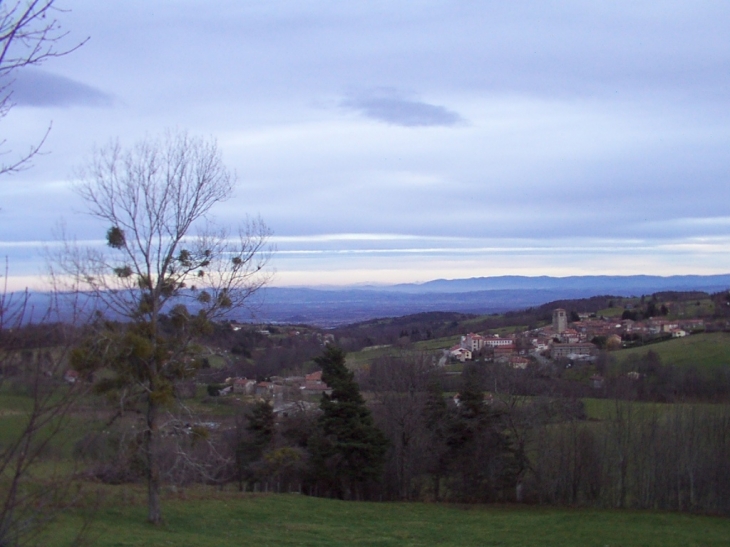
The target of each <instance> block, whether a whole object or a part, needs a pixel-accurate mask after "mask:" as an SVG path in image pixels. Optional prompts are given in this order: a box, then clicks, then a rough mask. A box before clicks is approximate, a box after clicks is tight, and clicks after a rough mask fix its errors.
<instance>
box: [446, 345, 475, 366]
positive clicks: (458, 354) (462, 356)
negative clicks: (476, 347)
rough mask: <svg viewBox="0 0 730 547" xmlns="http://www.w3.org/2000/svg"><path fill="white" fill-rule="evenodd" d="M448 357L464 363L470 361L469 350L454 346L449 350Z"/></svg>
mask: <svg viewBox="0 0 730 547" xmlns="http://www.w3.org/2000/svg"><path fill="white" fill-rule="evenodd" d="M449 357H451V358H452V359H456V360H457V361H461V362H462V363H464V362H466V361H471V359H472V353H471V350H468V349H466V348H462V347H461V346H454V347H453V348H451V349H450V350H449Z"/></svg>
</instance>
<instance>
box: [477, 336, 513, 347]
mask: <svg viewBox="0 0 730 547" xmlns="http://www.w3.org/2000/svg"><path fill="white" fill-rule="evenodd" d="M514 343H515V341H514V340H513V339H512V338H500V337H499V336H497V335H496V334H495V335H494V336H487V337H485V338H484V345H485V346H489V347H490V348H504V347H508V346H514Z"/></svg>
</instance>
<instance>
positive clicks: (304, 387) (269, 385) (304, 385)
mask: <svg viewBox="0 0 730 547" xmlns="http://www.w3.org/2000/svg"><path fill="white" fill-rule="evenodd" d="M225 384H226V387H224V388H223V389H221V390H220V391H219V392H218V394H219V395H223V396H225V395H248V396H254V397H262V398H265V399H271V400H274V401H280V400H282V399H283V398H284V397H285V396H286V398H287V399H299V398H307V397H309V396H319V395H321V394H322V393H330V392H331V389H330V387H329V386H328V385H327V384H325V383H324V382H323V381H322V371H321V370H318V371H316V372H312V373H311V374H307V375H306V376H287V377H282V376H272V377H271V378H270V380H269V381H267V382H257V381H256V380H250V379H248V378H226V382H225Z"/></svg>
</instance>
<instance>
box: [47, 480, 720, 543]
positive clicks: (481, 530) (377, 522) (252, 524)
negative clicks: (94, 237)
mask: <svg viewBox="0 0 730 547" xmlns="http://www.w3.org/2000/svg"><path fill="white" fill-rule="evenodd" d="M196 494H197V495H190V497H189V499H187V500H179V499H178V500H168V501H166V502H165V504H164V514H165V525H164V526H162V527H160V528H154V527H151V526H150V525H148V524H146V523H145V514H146V513H145V507H144V505H143V504H142V503H141V496H134V497H133V498H132V499H131V500H130V499H129V498H127V499H126V503H114V504H112V503H110V502H111V500H109V501H108V502H107V503H105V504H104V507H102V508H101V509H100V510H99V511H98V512H97V513H96V514H95V520H94V523H93V524H92V525H91V527H90V529H89V531H88V540H89V543H90V544H91V545H97V546H100V547H104V546H109V547H112V546H114V547H122V546H132V545H148V546H167V545H174V546H177V547H196V546H201V547H203V546H204V547H210V546H213V545H215V546H220V547H226V546H231V547H232V546H236V547H238V546H240V545H257V546H294V545H301V546H334V545H362V546H378V547H386V546H391V545H392V546H394V547H395V546H430V545H442V546H454V547H464V546H472V545H473V546H497V545H499V546H523V545H539V546H563V547H570V546H581V547H585V546H596V547H604V546H607V545H610V546H612V547H616V546H653V545H656V546H662V547H673V546H680V545H681V546H707V547H710V546H720V545H728V541H729V540H728V538H730V519H726V518H719V517H708V516H696V515H683V514H672V513H656V512H636V511H614V510H576V509H556V508H543V507H523V506H483V505H476V506H454V505H441V504H424V503H365V502H342V501H336V500H326V499H319V498H309V497H305V496H300V495H296V494H281V495H252V494H236V493H219V492H215V491H214V490H212V489H211V490H209V492H208V493H207V494H204V493H203V492H200V491H198V492H196ZM80 523H81V519H80V518H79V517H78V516H65V517H63V518H61V519H60V520H59V521H58V522H57V523H56V524H54V525H53V528H52V529H51V530H49V533H48V534H47V536H46V537H45V538H43V541H44V544H45V545H48V546H49V547H52V546H56V545H63V544H65V543H67V542H68V541H69V540H70V539H71V538H72V537H73V535H74V532H75V530H77V528H78V526H79V525H80Z"/></svg>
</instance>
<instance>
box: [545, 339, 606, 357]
mask: <svg viewBox="0 0 730 547" xmlns="http://www.w3.org/2000/svg"><path fill="white" fill-rule="evenodd" d="M595 352H596V345H595V344H591V343H590V342H585V343H581V344H553V345H552V347H551V348H550V358H551V359H563V358H568V359H581V358H586V357H592V356H593V355H595Z"/></svg>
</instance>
